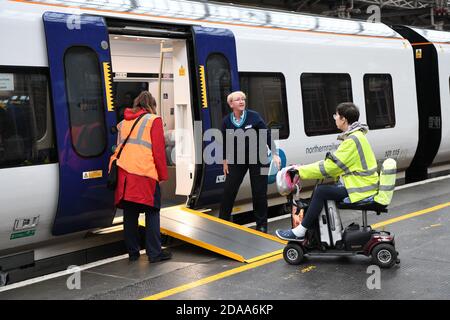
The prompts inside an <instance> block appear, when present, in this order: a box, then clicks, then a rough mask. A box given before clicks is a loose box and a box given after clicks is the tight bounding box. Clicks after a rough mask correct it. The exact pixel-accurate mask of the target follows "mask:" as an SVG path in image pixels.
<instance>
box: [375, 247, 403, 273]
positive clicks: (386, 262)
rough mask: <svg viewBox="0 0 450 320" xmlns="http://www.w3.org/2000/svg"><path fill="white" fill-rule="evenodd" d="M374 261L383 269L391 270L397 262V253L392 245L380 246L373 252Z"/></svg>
mask: <svg viewBox="0 0 450 320" xmlns="http://www.w3.org/2000/svg"><path fill="white" fill-rule="evenodd" d="M372 261H373V262H374V263H375V264H377V265H378V266H379V267H381V268H390V267H392V266H393V265H394V264H395V263H396V262H397V251H396V250H395V247H394V246H393V245H392V244H389V243H382V244H379V245H377V246H376V247H375V248H373V250H372Z"/></svg>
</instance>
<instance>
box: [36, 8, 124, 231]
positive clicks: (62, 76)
mask: <svg viewBox="0 0 450 320" xmlns="http://www.w3.org/2000/svg"><path fill="white" fill-rule="evenodd" d="M43 21H44V28H45V36H46V41H47V53H48V64H49V69H50V78H51V84H52V86H51V91H52V98H53V110H54V116H55V117H54V118H55V128H56V141H57V146H58V158H59V198H58V208H57V212H56V217H55V220H54V225H53V230H52V233H53V234H54V235H61V234H66V233H70V232H76V231H81V230H86V229H91V228H96V227H104V226H109V225H111V223H112V220H113V218H114V203H113V193H112V192H111V191H109V190H107V188H106V182H107V168H108V161H109V157H110V155H111V147H112V145H113V144H115V139H116V135H115V134H113V133H111V130H110V128H111V127H112V126H113V125H115V122H116V119H115V113H114V112H113V111H114V110H113V106H112V99H111V97H112V93H111V75H110V71H111V70H110V66H111V57H110V51H109V40H108V31H107V27H106V24H105V21H104V19H103V18H102V17H94V16H88V15H73V14H64V13H55V12H46V13H44V15H43Z"/></svg>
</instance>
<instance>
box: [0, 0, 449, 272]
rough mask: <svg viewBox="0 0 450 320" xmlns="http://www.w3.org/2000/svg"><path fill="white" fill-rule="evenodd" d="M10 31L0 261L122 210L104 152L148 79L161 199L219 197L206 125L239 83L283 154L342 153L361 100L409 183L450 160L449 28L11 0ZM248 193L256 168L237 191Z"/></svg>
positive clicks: (101, 223)
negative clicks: (342, 122) (341, 124)
mask: <svg viewBox="0 0 450 320" xmlns="http://www.w3.org/2000/svg"><path fill="white" fill-rule="evenodd" d="M0 35H1V36H0V41H1V43H2V48H3V49H2V50H0V262H1V261H3V260H2V259H3V257H11V256H14V255H16V254H19V253H21V252H24V251H27V250H28V251H29V250H34V249H36V248H39V247H40V246H42V245H43V244H44V243H45V244H48V243H55V242H58V241H61V239H64V238H65V237H69V236H70V237H84V236H85V235H86V234H87V233H88V232H90V231H92V230H96V229H98V228H105V227H108V226H111V225H112V224H113V222H114V221H115V219H117V218H118V213H117V211H116V210H115V208H114V199H113V198H114V197H113V192H112V191H110V190H108V189H107V188H106V184H107V175H108V174H107V170H108V162H109V158H110V155H111V153H112V150H113V148H114V146H115V145H116V143H117V131H116V130H115V126H116V125H117V123H118V122H119V121H120V120H121V117H122V116H123V110H124V108H125V107H130V106H131V104H132V99H133V98H134V97H135V96H136V95H137V94H138V93H139V92H141V91H142V90H149V91H150V92H151V93H152V94H153V96H154V97H156V98H157V99H156V100H157V105H158V113H159V114H160V115H161V116H162V118H163V121H164V130H165V138H166V151H167V159H168V166H169V176H170V179H169V181H168V182H166V183H165V184H163V185H162V186H161V187H162V198H163V207H167V206H171V205H179V204H185V205H187V206H188V207H190V208H210V207H213V206H214V205H217V203H219V202H220V199H221V194H222V192H223V185H224V183H223V182H224V177H223V172H222V165H221V164H220V163H209V162H208V161H205V159H204V158H203V151H205V150H206V148H208V146H209V143H210V141H208V139H205V137H202V133H206V131H207V130H210V129H214V128H220V125H221V121H222V118H223V117H224V115H226V114H227V113H229V112H230V109H229V107H228V105H227V103H226V97H227V95H228V94H229V93H230V92H232V91H236V90H242V91H244V92H245V93H246V94H247V105H248V107H249V108H251V109H253V110H256V111H258V112H259V113H260V114H261V115H262V116H263V118H264V119H265V121H266V122H267V125H268V126H269V127H270V128H272V129H277V130H278V133H279V134H278V139H277V141H276V146H277V148H278V150H279V152H280V155H281V156H282V161H283V164H284V165H286V164H290V163H296V164H301V163H310V162H313V161H317V160H320V159H323V158H324V156H325V154H326V152H332V151H333V150H335V149H336V148H337V146H338V142H337V140H336V136H337V133H338V131H337V129H336V127H335V125H334V121H333V117H332V115H333V113H334V111H335V107H336V105H337V104H338V103H340V102H345V101H353V102H354V103H355V104H356V105H357V106H358V107H359V108H360V112H361V117H360V120H361V121H362V122H364V123H367V124H368V126H369V128H370V131H369V133H368V139H369V141H370V142H371V144H372V146H373V150H374V152H375V155H376V157H377V159H378V160H379V161H380V162H381V161H383V159H386V158H394V159H396V160H397V166H398V168H399V171H400V172H401V173H402V174H404V177H405V182H406V183H409V182H414V181H420V180H423V179H426V178H427V177H429V175H430V172H431V171H433V172H440V171H444V170H448V164H449V163H450V123H447V119H450V107H449V106H450V91H449V88H450V82H449V80H450V33H448V32H445V31H436V30H427V29H419V28H416V27H409V26H402V25H398V26H387V25H385V24H382V23H369V22H365V21H359V20H350V19H336V18H330V17H321V16H314V15H305V14H300V13H292V12H283V11H277V10H262V9H256V8H250V7H245V6H231V5H227V4H219V3H210V2H197V1H185V0H158V1H151V0H148V1H135V0H114V1H111V0H110V1H106V0H89V1H83V0H74V1H63V0H32V1H26V0H1V1H0ZM446 106H447V107H446ZM196 129H197V130H196ZM199 130H200V136H199V135H198V134H197V133H196V132H198V131H199ZM268 183H269V191H268V193H269V198H270V201H271V202H270V203H271V204H274V203H276V202H277V201H282V200H276V199H280V197H279V195H277V191H276V188H275V186H274V184H273V179H272V181H271V180H270V179H268ZM306 187H308V185H306ZM250 199H251V192H250V181H249V179H248V177H246V178H245V179H244V182H243V184H242V186H241V189H240V192H239V195H238V199H237V201H238V203H241V204H243V205H245V204H249V203H251V200H250ZM279 203H281V202H279ZM0 264H1V263H0Z"/></svg>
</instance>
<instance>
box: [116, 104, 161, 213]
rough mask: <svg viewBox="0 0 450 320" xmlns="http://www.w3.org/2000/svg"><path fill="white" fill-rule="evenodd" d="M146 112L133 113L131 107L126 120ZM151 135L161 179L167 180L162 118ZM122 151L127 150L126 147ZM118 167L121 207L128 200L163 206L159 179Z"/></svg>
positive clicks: (153, 128) (156, 123)
mask: <svg viewBox="0 0 450 320" xmlns="http://www.w3.org/2000/svg"><path fill="white" fill-rule="evenodd" d="M146 112H147V111H146V110H141V111H138V112H136V113H133V112H132V111H131V109H125V113H124V118H125V120H133V119H136V118H138V117H139V116H140V115H141V114H143V113H146ZM150 135H151V140H152V151H153V158H154V161H155V166H156V171H157V172H158V178H159V181H164V180H167V179H168V178H169V177H168V173H167V164H166V146H165V143H164V130H163V124H162V120H161V118H158V119H155V120H154V121H153V126H152V129H151V130H150ZM122 152H126V149H124V150H123V151H122ZM118 169H119V170H118V175H117V188H116V191H115V201H114V203H115V204H116V206H118V207H119V208H121V207H122V206H121V201H122V200H126V201H130V202H135V203H140V204H145V205H147V206H151V207H154V208H160V207H161V192H160V189H159V183H158V181H156V180H154V179H152V178H149V177H144V176H138V175H136V174H132V173H128V172H127V171H125V170H123V169H122V168H120V167H118Z"/></svg>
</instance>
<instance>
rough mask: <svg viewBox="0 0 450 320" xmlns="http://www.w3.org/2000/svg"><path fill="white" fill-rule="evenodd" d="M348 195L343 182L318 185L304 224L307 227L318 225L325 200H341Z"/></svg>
mask: <svg viewBox="0 0 450 320" xmlns="http://www.w3.org/2000/svg"><path fill="white" fill-rule="evenodd" d="M346 197H348V193H347V189H345V187H344V186H343V185H342V184H335V185H325V184H321V185H318V186H317V188H316V189H315V190H314V192H313V196H312V199H311V202H310V204H309V208H308V210H307V211H306V214H305V217H304V218H303V221H302V226H303V227H305V228H306V229H312V228H313V227H314V225H316V223H317V219H318V218H319V215H320V212H321V211H322V209H323V206H324V203H325V201H327V200H334V201H341V200H343V199H344V198H346Z"/></svg>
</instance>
